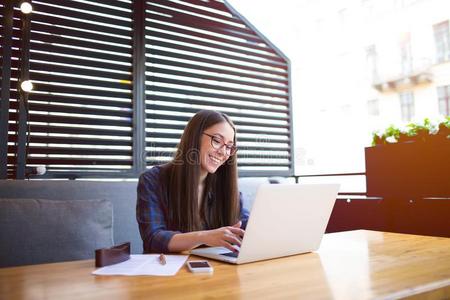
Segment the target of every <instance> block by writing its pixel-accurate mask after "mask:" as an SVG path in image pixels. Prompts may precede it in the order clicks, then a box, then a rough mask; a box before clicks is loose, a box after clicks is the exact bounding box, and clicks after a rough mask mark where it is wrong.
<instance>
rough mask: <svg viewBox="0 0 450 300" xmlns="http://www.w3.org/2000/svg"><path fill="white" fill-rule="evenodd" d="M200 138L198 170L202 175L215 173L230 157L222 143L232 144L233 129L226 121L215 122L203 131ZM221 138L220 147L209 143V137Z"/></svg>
mask: <svg viewBox="0 0 450 300" xmlns="http://www.w3.org/2000/svg"><path fill="white" fill-rule="evenodd" d="M203 133H205V134H202V136H201V140H200V170H201V173H202V175H204V176H206V175H207V174H208V173H215V172H216V171H217V169H218V168H219V167H220V166H221V165H222V164H223V163H224V162H225V161H226V160H227V159H228V158H229V157H230V156H229V155H227V151H226V149H225V146H223V143H225V144H227V145H234V129H233V127H231V125H230V124H228V122H225V121H224V122H220V123H217V124H215V125H213V126H211V127H209V128H207V129H205V131H204V132H203ZM208 135H211V136H214V138H215V139H216V140H217V138H218V139H221V140H222V145H221V147H220V149H215V148H214V147H213V146H212V145H211V137H210V136H208Z"/></svg>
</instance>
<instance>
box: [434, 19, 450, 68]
mask: <svg viewBox="0 0 450 300" xmlns="http://www.w3.org/2000/svg"><path fill="white" fill-rule="evenodd" d="M433 30H434V40H435V43H436V62H438V63H440V62H444V61H447V60H450V33H449V28H448V21H445V22H442V23H439V24H436V25H434V26H433Z"/></svg>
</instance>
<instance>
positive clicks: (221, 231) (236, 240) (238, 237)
mask: <svg viewBox="0 0 450 300" xmlns="http://www.w3.org/2000/svg"><path fill="white" fill-rule="evenodd" d="M244 233H245V231H244V230H243V229H241V221H239V222H237V223H236V224H234V225H233V226H225V227H220V228H217V229H212V230H207V231H204V244H206V245H208V246H213V247H217V246H220V247H225V248H227V249H229V250H230V251H233V252H236V251H237V250H236V248H234V247H233V245H237V246H241V242H242V238H243V237H244Z"/></svg>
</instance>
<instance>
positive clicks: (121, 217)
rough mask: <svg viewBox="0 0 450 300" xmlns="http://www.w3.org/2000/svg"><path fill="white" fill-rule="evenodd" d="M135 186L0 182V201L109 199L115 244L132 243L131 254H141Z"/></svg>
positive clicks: (62, 182) (22, 181)
mask: <svg viewBox="0 0 450 300" xmlns="http://www.w3.org/2000/svg"><path fill="white" fill-rule="evenodd" d="M136 185H137V182H136V181H134V182H123V181H113V182H107V181H85V180H0V198H4V199H15V198H17V199H19V198H27V199H49V200H61V201H67V200H79V201H84V200H89V199H106V200H109V201H111V203H112V204H113V208H114V216H113V223H114V230H113V231H114V232H113V233H114V243H116V244H121V243H124V242H131V253H142V240H141V236H140V234H139V229H138V225H137V222H136Z"/></svg>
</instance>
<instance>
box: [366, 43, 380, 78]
mask: <svg viewBox="0 0 450 300" xmlns="http://www.w3.org/2000/svg"><path fill="white" fill-rule="evenodd" d="M377 60H378V55H377V49H376V47H375V45H370V46H368V47H367V48H366V62H367V70H368V74H369V76H370V81H371V82H372V83H373V82H376V81H378V79H379V78H378V67H377Z"/></svg>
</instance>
